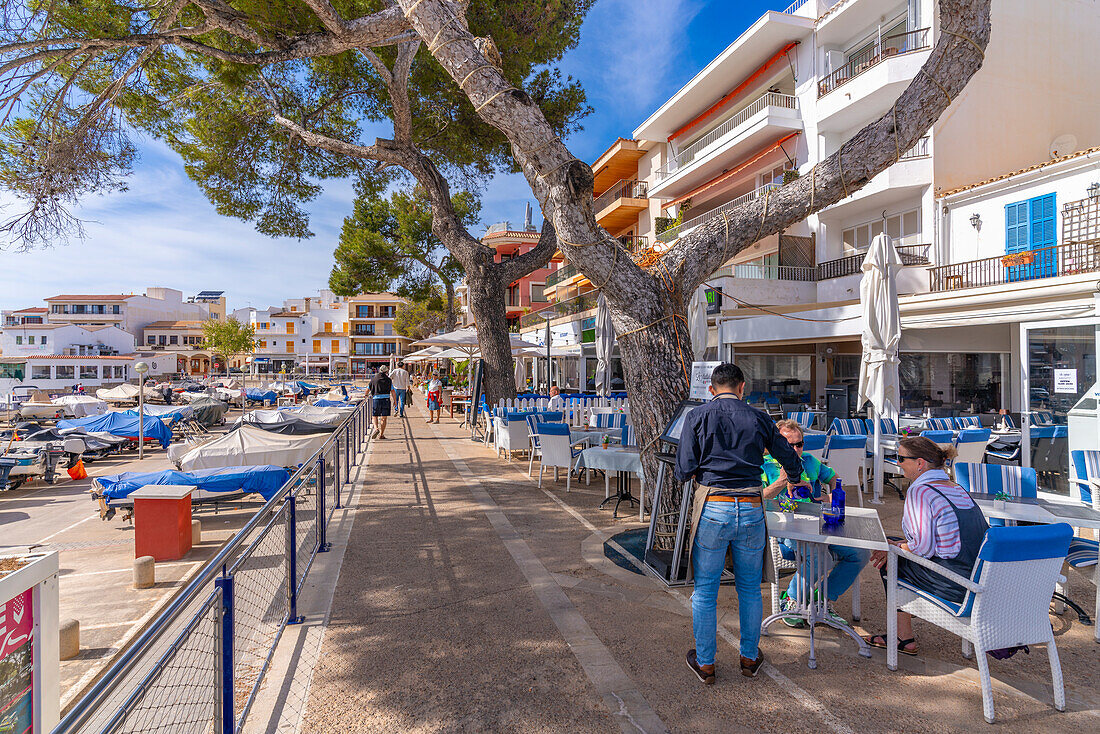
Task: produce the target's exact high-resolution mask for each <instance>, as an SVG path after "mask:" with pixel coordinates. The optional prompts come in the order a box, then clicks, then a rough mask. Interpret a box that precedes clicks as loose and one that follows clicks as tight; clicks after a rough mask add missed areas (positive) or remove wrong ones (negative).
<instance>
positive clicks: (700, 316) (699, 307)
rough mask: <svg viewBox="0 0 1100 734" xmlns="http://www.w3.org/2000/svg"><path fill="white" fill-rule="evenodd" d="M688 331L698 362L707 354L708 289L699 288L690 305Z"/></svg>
mask: <svg viewBox="0 0 1100 734" xmlns="http://www.w3.org/2000/svg"><path fill="white" fill-rule="evenodd" d="M688 329H689V331H690V333H691V352H692V355H693V356H694V357H695V361H696V362H698V361H700V360H702V359H703V355H705V354H706V353H707V289H706V287H705V286H699V287H698V288H696V289H695V295H694V296H692V297H691V303H690V304H689V305H688Z"/></svg>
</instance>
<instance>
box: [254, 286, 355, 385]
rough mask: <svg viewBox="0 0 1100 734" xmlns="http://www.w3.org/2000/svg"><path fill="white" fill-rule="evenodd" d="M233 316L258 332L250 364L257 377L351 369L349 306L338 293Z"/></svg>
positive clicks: (335, 371)
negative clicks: (298, 370)
mask: <svg viewBox="0 0 1100 734" xmlns="http://www.w3.org/2000/svg"><path fill="white" fill-rule="evenodd" d="M233 315H234V316H235V317H236V318H237V319H238V320H239V321H241V322H244V323H249V324H251V325H252V326H253V327H254V328H255V329H256V351H255V354H254V355H253V357H252V362H251V363H250V364H251V365H252V367H253V371H255V372H257V373H277V372H281V371H284V370H285V371H286V372H293V371H294V370H295V369H296V368H299V367H300V368H301V369H302V370H304V371H305V372H306V373H307V374H335V373H337V372H347V371H348V369H349V366H348V352H349V347H348V341H349V330H350V326H349V320H348V302H347V301H346V300H345V299H342V298H339V297H338V296H335V295H333V293H332V291H329V290H321V291H319V293H318V296H316V297H313V296H310V297H306V298H291V299H288V300H286V301H284V302H283V305H282V306H281V307H277V306H272V307H270V308H267V309H264V310H258V309H254V308H248V309H240V310H238V311H236V312H234V314H233Z"/></svg>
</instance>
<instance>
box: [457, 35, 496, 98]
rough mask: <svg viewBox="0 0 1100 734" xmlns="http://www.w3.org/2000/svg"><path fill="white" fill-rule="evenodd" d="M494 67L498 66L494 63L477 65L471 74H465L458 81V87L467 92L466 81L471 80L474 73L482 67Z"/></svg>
mask: <svg viewBox="0 0 1100 734" xmlns="http://www.w3.org/2000/svg"><path fill="white" fill-rule="evenodd" d="M452 40H456V41H457V40H458V39H457V38H456V39H452ZM494 68H496V67H494V66H493V65H492V64H482V65H481V66H478V67H475V68H474V70H473V71H471V72H470V73H469V74H467V75H466V76H464V77H463V78H462V81H460V82H459V83H458V88H459V89H461V90H462V91H463V92H465V91H466V82H468V81H470V77H472V76H473V75H474V74H476V73H478V72H479V71H481V70H482V69H494Z"/></svg>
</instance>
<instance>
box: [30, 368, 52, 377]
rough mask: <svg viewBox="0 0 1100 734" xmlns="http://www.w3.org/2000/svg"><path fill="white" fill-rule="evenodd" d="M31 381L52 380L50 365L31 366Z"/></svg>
mask: <svg viewBox="0 0 1100 734" xmlns="http://www.w3.org/2000/svg"><path fill="white" fill-rule="evenodd" d="M31 379H32V380H49V379H52V377H51V375H50V366H49V365H48V364H36V365H31Z"/></svg>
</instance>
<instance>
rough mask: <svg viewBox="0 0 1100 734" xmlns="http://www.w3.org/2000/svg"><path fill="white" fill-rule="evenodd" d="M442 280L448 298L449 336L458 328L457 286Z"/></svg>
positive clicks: (447, 324)
mask: <svg viewBox="0 0 1100 734" xmlns="http://www.w3.org/2000/svg"><path fill="white" fill-rule="evenodd" d="M441 280H442V281H443V288H444V290H445V291H446V296H447V321H446V329H447V333H448V334H449V333H451V332H452V331H454V330H455V329H457V328H458V312H457V310H456V309H455V284H454V283H452V282H451V281H449V280H447V279H445V278H441Z"/></svg>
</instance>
